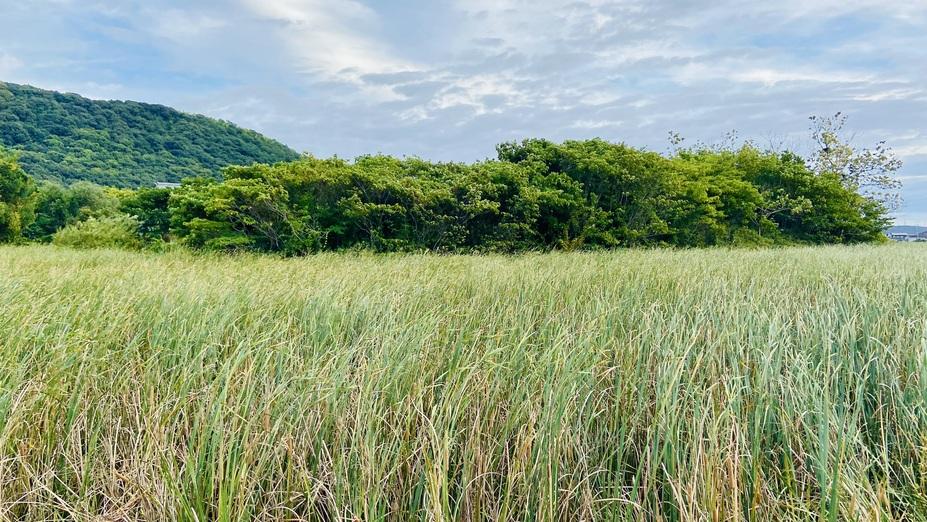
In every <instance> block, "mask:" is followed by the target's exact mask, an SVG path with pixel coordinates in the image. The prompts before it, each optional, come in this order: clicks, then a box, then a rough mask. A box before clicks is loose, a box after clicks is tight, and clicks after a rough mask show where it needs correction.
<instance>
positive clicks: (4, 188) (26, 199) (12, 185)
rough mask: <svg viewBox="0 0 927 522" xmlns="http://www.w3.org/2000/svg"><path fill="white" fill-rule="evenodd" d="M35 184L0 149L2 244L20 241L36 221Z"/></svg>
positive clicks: (9, 156) (14, 158) (14, 159)
mask: <svg viewBox="0 0 927 522" xmlns="http://www.w3.org/2000/svg"><path fill="white" fill-rule="evenodd" d="M34 192H35V182H34V181H33V180H32V178H30V177H29V176H28V175H26V173H25V172H24V171H23V169H22V168H21V167H20V166H19V163H18V162H17V158H16V156H15V155H13V154H11V153H9V152H6V151H4V150H3V149H2V148H0V243H9V242H11V241H16V240H18V239H19V238H20V237H21V236H22V233H23V230H24V229H25V228H26V227H28V226H29V225H30V224H31V222H32V220H33V219H34V211H33V194H34Z"/></svg>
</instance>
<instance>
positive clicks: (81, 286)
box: [0, 244, 927, 522]
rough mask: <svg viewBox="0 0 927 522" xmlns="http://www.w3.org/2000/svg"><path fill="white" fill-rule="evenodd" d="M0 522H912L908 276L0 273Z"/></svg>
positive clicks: (22, 254)
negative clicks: (414, 521) (649, 521)
mask: <svg viewBox="0 0 927 522" xmlns="http://www.w3.org/2000/svg"><path fill="white" fill-rule="evenodd" d="M0 520H25V521H38V520H100V521H103V520H106V521H122V520H180V521H199V522H205V521H214V520H215V521H244V520H319V521H335V520H339V521H377V520H427V521H457V520H461V521H477V520H518V521H535V520H540V521H554V520H565V521H578V520H585V521H598V520H602V521H612V520H615V521H624V520H628V521H630V520H662V521H673V520H927V248H923V247H921V246H920V245H914V244H911V245H888V246H862V247H816V248H788V249H774V250H754V251H750V250H697V251H669V250H651V251H637V250H630V251H619V252H602V253H556V254H531V255H525V256H519V257H505V256H438V255H395V256H392V255H390V256H376V255H366V254H322V255H316V256H310V257H306V258H301V259H292V260H287V259H278V258H272V257H257V256H235V257H227V256H225V257H223V256H197V255H193V254H188V253H179V252H178V253H165V254H148V253H129V252H118V251H107V250H98V251H85V252H79V251H71V250H66V249H56V248H53V247H42V246H28V247H6V248H2V249H0Z"/></svg>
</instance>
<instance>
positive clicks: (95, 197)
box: [25, 181, 120, 241]
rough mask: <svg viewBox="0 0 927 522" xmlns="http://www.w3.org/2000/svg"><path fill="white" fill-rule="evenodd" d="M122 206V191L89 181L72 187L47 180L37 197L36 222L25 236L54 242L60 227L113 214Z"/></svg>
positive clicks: (40, 186) (41, 186) (41, 184)
mask: <svg viewBox="0 0 927 522" xmlns="http://www.w3.org/2000/svg"><path fill="white" fill-rule="evenodd" d="M119 206H120V192H119V191H117V190H116V189H112V188H105V187H101V186H99V185H95V184H93V183H89V182H86V181H79V182H77V183H74V184H73V185H71V186H70V187H63V186H61V185H59V184H57V183H54V182H50V181H44V182H41V183H40V184H39V187H38V190H37V192H36V196H35V221H34V222H33V223H32V224H31V225H30V226H29V227H28V228H27V229H26V231H25V236H26V237H27V238H29V239H32V240H36V241H50V240H51V238H52V236H53V235H54V234H55V232H57V231H58V230H60V229H62V228H64V227H66V226H68V225H72V224H74V223H78V222H80V221H83V220H86V219H88V218H91V217H109V216H113V215H114V214H116V213H117V212H118V210H119Z"/></svg>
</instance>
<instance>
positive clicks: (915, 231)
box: [885, 225, 927, 234]
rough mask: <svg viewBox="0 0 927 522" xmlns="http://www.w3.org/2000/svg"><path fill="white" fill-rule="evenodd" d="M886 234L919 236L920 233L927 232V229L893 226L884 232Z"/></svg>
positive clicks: (911, 226)
mask: <svg viewBox="0 0 927 522" xmlns="http://www.w3.org/2000/svg"><path fill="white" fill-rule="evenodd" d="M885 232H886V233H888V234H920V233H921V232H927V227H919V226H914V225H895V226H893V227H889V228H888V229H887V230H886V231H885Z"/></svg>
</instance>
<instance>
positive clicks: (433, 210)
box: [168, 140, 887, 255]
mask: <svg viewBox="0 0 927 522" xmlns="http://www.w3.org/2000/svg"><path fill="white" fill-rule="evenodd" d="M498 150H499V160H498V161H486V162H480V163H474V164H469V165H467V164H457V163H429V162H425V161H422V160H419V159H402V160H400V159H396V158H392V157H387V156H363V157H360V158H358V159H357V160H355V161H354V162H353V163H349V162H346V161H343V160H339V159H329V160H320V159H316V158H312V157H305V158H303V159H302V160H300V161H297V162H293V163H281V164H277V165H273V166H269V165H253V166H249V167H232V168H229V169H227V170H226V171H225V179H224V180H223V181H221V182H220V181H215V180H211V179H198V180H189V181H187V182H186V183H185V184H184V185H183V187H181V188H180V189H178V190H176V191H175V192H173V193H172V194H171V196H170V199H169V209H168V213H169V215H170V220H171V229H172V231H173V233H174V234H176V236H177V237H178V238H180V240H181V241H183V242H184V243H185V244H187V245H190V246H192V247H194V248H201V249H209V250H255V251H264V252H282V253H285V254H290V255H293V254H302V253H306V252H313V251H317V250H323V249H332V250H337V249H344V248H354V247H364V248H369V249H372V250H376V251H410V250H437V251H501V252H514V251H524V250H547V249H554V248H556V249H576V248H608V247H618V246H660V245H672V246H685V247H704V246H715V245H772V244H790V243H856V242H865V241H873V240H878V239H879V238H881V237H882V233H881V230H882V229H883V228H884V226H885V225H886V223H887V220H886V217H885V214H886V211H885V208H884V206H882V205H881V204H879V203H877V202H874V201H872V200H870V199H867V198H864V197H863V196H861V195H860V194H858V193H857V192H856V191H854V190H851V189H850V188H848V187H846V186H845V185H843V184H841V183H840V180H839V179H838V178H836V177H835V176H834V175H831V174H823V175H817V174H815V173H813V172H811V171H810V170H809V169H808V168H807V167H806V166H805V165H804V163H803V162H802V160H801V159H800V158H798V157H797V156H795V155H792V154H776V153H771V152H762V151H759V150H757V149H756V148H754V147H752V146H744V147H741V148H740V149H736V150H708V149H689V150H681V151H679V152H677V154H676V155H674V156H672V157H669V158H667V157H663V156H660V155H659V154H655V153H651V152H645V151H640V150H636V149H633V148H631V147H628V146H626V145H621V144H612V143H608V142H605V141H602V140H589V141H568V142H565V143H563V144H554V143H551V142H548V141H545V140H527V141H524V142H522V143H507V144H503V145H500V146H499V149H498Z"/></svg>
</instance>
